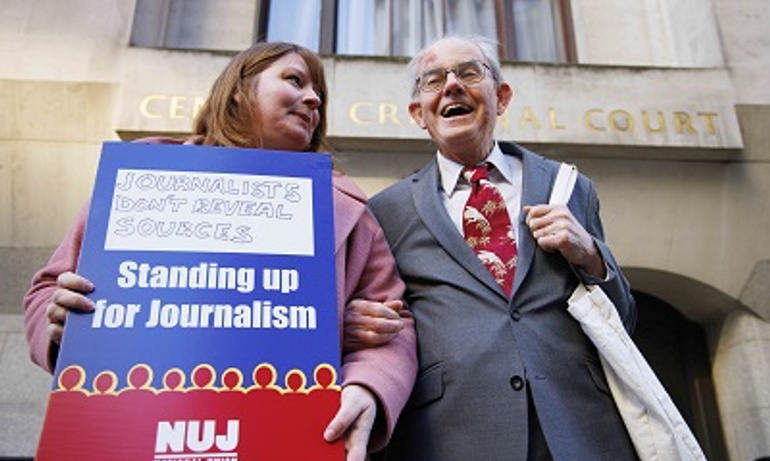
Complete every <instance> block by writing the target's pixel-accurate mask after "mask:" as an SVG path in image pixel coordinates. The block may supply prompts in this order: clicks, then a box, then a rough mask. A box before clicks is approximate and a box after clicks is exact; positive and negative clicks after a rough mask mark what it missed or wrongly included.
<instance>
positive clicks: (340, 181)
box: [332, 170, 367, 205]
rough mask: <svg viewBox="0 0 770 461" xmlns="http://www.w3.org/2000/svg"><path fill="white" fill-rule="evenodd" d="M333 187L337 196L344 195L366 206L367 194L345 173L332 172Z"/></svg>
mask: <svg viewBox="0 0 770 461" xmlns="http://www.w3.org/2000/svg"><path fill="white" fill-rule="evenodd" d="M332 187H333V189H334V193H335V194H342V195H343V196H345V197H346V198H348V199H350V200H352V201H353V202H358V203H360V204H361V205H365V204H366V201H367V197H366V194H365V193H364V191H363V190H362V189H361V187H359V186H358V184H356V183H355V181H353V180H352V179H350V178H349V177H347V176H345V175H344V174H343V173H341V172H339V171H337V170H332Z"/></svg>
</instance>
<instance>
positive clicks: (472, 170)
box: [462, 163, 489, 184]
mask: <svg viewBox="0 0 770 461" xmlns="http://www.w3.org/2000/svg"><path fill="white" fill-rule="evenodd" d="M462 175H463V177H464V178H465V179H466V180H468V182H469V183H471V184H477V183H478V182H479V181H481V180H482V179H486V180H488V179H489V166H488V164H486V163H482V164H481V165H476V166H466V167H465V168H463V171H462Z"/></svg>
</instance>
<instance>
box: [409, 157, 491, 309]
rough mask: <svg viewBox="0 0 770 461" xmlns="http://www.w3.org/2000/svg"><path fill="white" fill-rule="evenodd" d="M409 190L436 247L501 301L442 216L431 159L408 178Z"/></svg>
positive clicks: (487, 276) (444, 214)
mask: <svg viewBox="0 0 770 461" xmlns="http://www.w3.org/2000/svg"><path fill="white" fill-rule="evenodd" d="M410 186H411V187H410V190H411V194H412V200H413V201H414V205H415V208H416V209H417V213H418V214H419V215H420V218H421V219H422V222H423V224H424V225H425V227H426V228H427V229H428V231H429V232H430V233H431V234H433V236H434V237H435V239H436V241H438V243H439V245H441V246H442V247H443V248H444V250H445V251H446V252H447V253H448V254H449V255H450V256H451V257H452V258H453V259H454V260H455V261H457V263H458V264H459V265H460V266H462V267H463V268H464V269H465V270H466V271H467V272H468V273H470V274H471V275H472V276H473V277H475V278H476V279H478V280H479V281H480V282H481V283H483V284H485V285H487V286H488V287H490V288H491V289H493V290H495V291H497V292H498V293H499V294H500V295H501V296H503V297H505V293H504V292H503V289H502V288H501V287H500V285H498V284H497V282H495V280H494V279H493V278H492V275H491V274H490V273H489V271H487V269H486V268H485V267H484V265H483V264H482V263H481V261H480V260H479V258H478V256H476V253H474V252H473V250H472V249H471V247H470V246H469V245H468V244H467V243H466V242H465V240H464V239H463V237H462V236H461V235H460V233H459V232H458V231H457V228H456V227H455V225H454V223H452V220H451V219H450V217H449V214H448V213H447V212H446V207H444V204H443V203H442V202H441V193H442V192H441V188H440V187H441V186H440V181H439V173H438V165H437V164H436V160H435V159H434V160H433V161H432V162H430V163H429V164H428V165H427V166H426V167H425V168H423V169H422V170H421V171H419V172H418V173H416V174H415V175H414V176H413V177H412V183H411V185H410Z"/></svg>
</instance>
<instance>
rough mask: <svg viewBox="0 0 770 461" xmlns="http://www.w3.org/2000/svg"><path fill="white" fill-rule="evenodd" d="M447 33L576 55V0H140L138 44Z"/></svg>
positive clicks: (517, 55)
mask: <svg viewBox="0 0 770 461" xmlns="http://www.w3.org/2000/svg"><path fill="white" fill-rule="evenodd" d="M444 34H476V35H483V36H486V37H489V38H490V39H493V40H495V41H497V42H499V43H500V48H499V54H500V57H501V59H503V60H518V61H548V62H563V61H575V52H574V42H573V38H572V35H573V33H572V26H571V13H570V10H569V0H280V1H275V0H274V1H269V0H137V3H136V15H135V18H134V26H133V30H132V35H131V44H132V45H135V46H149V47H160V48H178V49H198V50H222V51H237V50H241V49H244V48H246V47H248V46H249V45H250V44H251V43H254V42H255V41H257V40H262V39H267V40H283V41H289V42H294V43H299V44H301V45H304V46H306V47H307V48H310V49H311V50H314V51H317V52H321V53H324V54H345V55H364V56H413V55H414V54H415V52H416V51H417V50H419V49H420V48H422V47H423V46H425V45H426V44H428V43H430V42H431V41H432V40H434V39H435V38H436V37H439V36H441V35H444Z"/></svg>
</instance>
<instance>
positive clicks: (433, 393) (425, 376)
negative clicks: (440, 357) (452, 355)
mask: <svg viewBox="0 0 770 461" xmlns="http://www.w3.org/2000/svg"><path fill="white" fill-rule="evenodd" d="M443 395H444V380H443V377H442V373H441V363H436V364H434V365H431V366H430V367H428V368H426V369H425V370H422V371H421V372H420V373H419V374H418V375H417V381H416V382H415V383H414V389H412V395H411V396H410V397H409V401H408V402H407V403H406V408H405V409H404V410H405V411H413V410H416V409H418V408H420V407H423V406H425V405H427V404H429V403H431V402H435V401H436V400H438V399H440V398H441V397H442V396H443Z"/></svg>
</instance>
